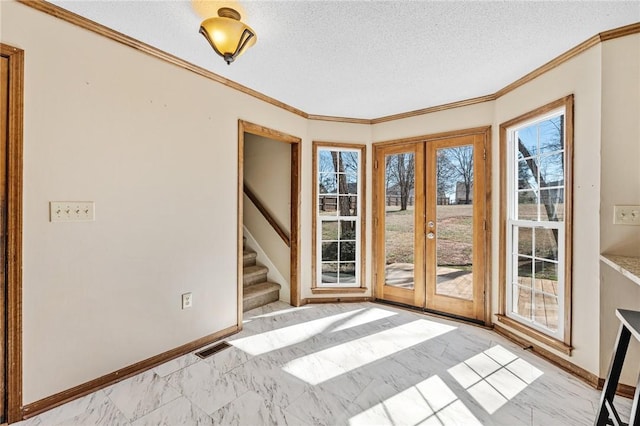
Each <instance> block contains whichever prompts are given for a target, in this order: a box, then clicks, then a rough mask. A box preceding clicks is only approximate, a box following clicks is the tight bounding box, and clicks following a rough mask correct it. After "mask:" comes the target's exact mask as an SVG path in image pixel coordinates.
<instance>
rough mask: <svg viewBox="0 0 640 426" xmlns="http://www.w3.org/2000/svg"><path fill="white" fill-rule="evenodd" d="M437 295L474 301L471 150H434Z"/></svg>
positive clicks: (432, 229)
mask: <svg viewBox="0 0 640 426" xmlns="http://www.w3.org/2000/svg"><path fill="white" fill-rule="evenodd" d="M436 180H437V182H436V193H437V205H436V223H435V227H431V226H430V224H427V232H433V233H435V235H436V238H437V240H436V262H437V263H436V294H439V295H445V296H451V297H457V298H461V299H466V300H473V146H471V145H469V146H459V147H454V148H442V149H438V150H436Z"/></svg>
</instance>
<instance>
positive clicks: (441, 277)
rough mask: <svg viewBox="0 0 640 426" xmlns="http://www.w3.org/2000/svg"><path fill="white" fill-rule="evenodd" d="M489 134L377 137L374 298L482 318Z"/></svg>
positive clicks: (483, 309) (472, 317)
mask: <svg viewBox="0 0 640 426" xmlns="http://www.w3.org/2000/svg"><path fill="white" fill-rule="evenodd" d="M487 138H488V136H487V130H486V129H482V130H481V131H480V130H479V131H478V132H477V133H470V134H469V133H467V134H464V135H460V136H448V137H438V138H433V139H423V140H415V141H410V142H391V143H381V144H374V156H375V158H374V181H375V182H374V191H375V197H374V200H375V201H374V203H375V209H374V210H375V211H374V227H375V259H376V260H375V266H374V267H375V281H376V282H375V291H376V293H375V295H376V298H377V299H381V300H387V301H391V302H396V303H401V304H405V305H410V306H414V307H418V308H423V309H426V310H429V311H434V312H440V313H444V314H448V315H453V316H457V317H463V318H467V319H472V320H476V321H482V322H484V321H485V288H486V287H485V286H486V285H487V283H486V278H485V261H486V248H487V247H488V243H487V239H486V222H485V221H486V205H485V203H486V190H487V187H486V183H485V161H486V160H485V157H486V154H485V143H486V140H487Z"/></svg>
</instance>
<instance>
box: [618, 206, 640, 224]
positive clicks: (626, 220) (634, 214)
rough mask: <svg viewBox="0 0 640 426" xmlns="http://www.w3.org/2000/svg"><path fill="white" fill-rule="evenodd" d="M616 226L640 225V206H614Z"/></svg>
mask: <svg viewBox="0 0 640 426" xmlns="http://www.w3.org/2000/svg"><path fill="white" fill-rule="evenodd" d="M613 223H614V224H615V225H640V206H613Z"/></svg>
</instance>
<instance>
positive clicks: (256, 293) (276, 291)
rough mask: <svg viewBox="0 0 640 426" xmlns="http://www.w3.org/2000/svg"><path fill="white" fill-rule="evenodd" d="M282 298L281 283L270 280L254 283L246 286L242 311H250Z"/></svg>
mask: <svg viewBox="0 0 640 426" xmlns="http://www.w3.org/2000/svg"><path fill="white" fill-rule="evenodd" d="M279 299H280V284H276V283H272V282H269V281H265V282H261V283H257V284H253V285H251V286H249V287H245V288H244V293H243V295H242V311H243V312H246V311H250V310H251V309H255V308H258V307H260V306H263V305H266V304H268V303H272V302H275V301H276V300H279Z"/></svg>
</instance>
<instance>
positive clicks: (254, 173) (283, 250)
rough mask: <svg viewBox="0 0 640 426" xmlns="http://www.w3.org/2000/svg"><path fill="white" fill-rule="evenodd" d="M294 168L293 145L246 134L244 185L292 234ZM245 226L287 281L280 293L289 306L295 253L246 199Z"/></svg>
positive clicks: (245, 198)
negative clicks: (292, 159) (292, 170)
mask: <svg viewBox="0 0 640 426" xmlns="http://www.w3.org/2000/svg"><path fill="white" fill-rule="evenodd" d="M291 167H292V165H291V145H290V144H288V143H284V142H279V141H275V140H273V139H267V138H264V137H262V136H257V135H252V134H249V133H247V134H245V138H244V183H245V185H247V186H248V187H249V188H250V189H251V190H252V191H253V192H254V194H256V196H257V197H258V199H260V201H261V202H262V204H263V205H264V206H265V208H267V209H268V210H269V212H270V213H271V215H272V216H273V218H274V219H275V220H276V221H277V222H278V224H280V226H281V227H282V228H283V229H284V230H285V231H286V232H287V233H289V234H290V232H291ZM244 225H245V226H246V227H247V229H249V232H250V233H251V235H252V236H253V238H255V239H256V242H257V243H258V244H259V245H260V247H262V249H264V251H265V253H266V254H267V256H268V257H269V260H270V261H271V262H272V263H273V265H274V267H275V268H276V269H277V272H278V274H279V275H281V276H282V277H285V282H284V283H279V284H281V285H283V287H282V288H281V290H280V300H283V301H286V302H287V303H289V301H290V283H289V281H290V274H291V260H290V253H291V250H290V249H289V247H287V245H286V244H285V243H284V242H283V241H282V239H281V238H280V237H279V236H278V234H277V233H276V232H275V230H274V229H273V228H272V227H271V225H270V224H269V222H267V220H266V219H265V218H264V216H262V213H260V211H258V209H257V208H256V207H255V206H254V205H253V203H252V202H251V200H249V198H248V197H247V196H245V197H244ZM270 272H272V271H270ZM273 275H274V274H272V276H273Z"/></svg>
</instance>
